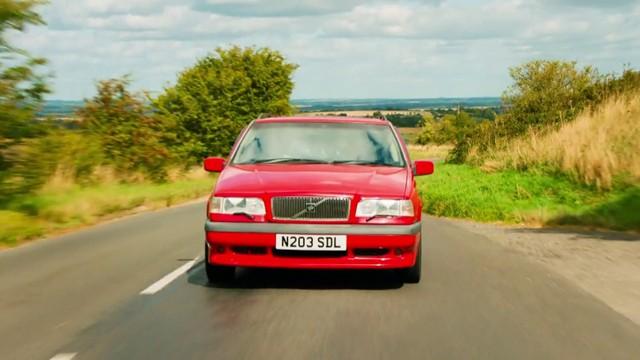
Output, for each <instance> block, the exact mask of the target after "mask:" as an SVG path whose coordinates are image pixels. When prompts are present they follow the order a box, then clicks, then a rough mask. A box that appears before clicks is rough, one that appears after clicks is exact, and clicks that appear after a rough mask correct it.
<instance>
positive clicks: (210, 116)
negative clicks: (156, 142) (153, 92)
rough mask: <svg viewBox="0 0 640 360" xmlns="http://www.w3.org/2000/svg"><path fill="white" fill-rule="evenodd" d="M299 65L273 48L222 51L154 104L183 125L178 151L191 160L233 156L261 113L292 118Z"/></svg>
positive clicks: (184, 74)
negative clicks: (243, 134) (237, 142)
mask: <svg viewBox="0 0 640 360" xmlns="http://www.w3.org/2000/svg"><path fill="white" fill-rule="evenodd" d="M296 68H297V65H295V64H291V63H289V62H287V61H286V59H285V58H284V56H283V55H282V54H280V53H279V52H277V51H274V50H271V49H268V48H259V49H257V48H253V47H248V48H240V47H238V46H233V47H231V48H228V49H222V48H218V49H216V51H215V53H214V54H212V55H209V56H207V57H205V58H203V59H200V60H199V61H198V62H197V63H196V64H195V65H194V66H193V67H191V68H188V69H187V70H185V71H183V72H182V73H181V74H180V75H179V77H178V80H177V83H176V85H175V86H172V87H169V88H167V89H165V91H164V93H163V94H161V95H160V96H159V97H158V98H157V99H156V100H155V102H154V104H155V107H156V110H157V112H158V113H159V114H161V115H162V116H163V117H165V118H167V119H169V120H170V121H171V122H173V123H175V124H176V125H177V138H176V143H175V148H176V149H177V150H179V151H180V152H181V153H183V154H184V155H185V156H186V157H187V158H188V159H190V161H192V162H199V161H200V160H201V159H202V158H203V157H206V156H209V155H217V154H225V153H227V152H228V151H229V150H230V148H231V146H232V144H233V141H234V139H235V138H236V136H237V135H238V133H239V132H240V131H241V130H242V128H243V127H244V126H246V125H247V124H248V123H249V122H250V121H252V120H254V119H255V118H257V117H259V116H260V115H261V114H269V115H287V114H290V113H291V112H292V111H293V108H292V107H291V105H290V103H289V97H290V95H291V91H292V90H293V81H292V75H293V72H294V71H295V69H296Z"/></svg>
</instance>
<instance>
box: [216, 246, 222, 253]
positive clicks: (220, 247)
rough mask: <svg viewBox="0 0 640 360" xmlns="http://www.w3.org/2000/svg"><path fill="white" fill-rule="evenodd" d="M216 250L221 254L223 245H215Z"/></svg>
mask: <svg viewBox="0 0 640 360" xmlns="http://www.w3.org/2000/svg"><path fill="white" fill-rule="evenodd" d="M216 252H217V253H218V254H222V253H223V252H224V246H222V245H218V246H216Z"/></svg>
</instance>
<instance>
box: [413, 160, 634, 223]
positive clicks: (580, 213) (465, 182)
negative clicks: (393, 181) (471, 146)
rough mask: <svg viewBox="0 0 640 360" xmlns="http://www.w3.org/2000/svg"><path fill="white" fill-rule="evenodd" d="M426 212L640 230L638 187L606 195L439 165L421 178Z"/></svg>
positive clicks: (566, 182)
mask: <svg viewBox="0 0 640 360" xmlns="http://www.w3.org/2000/svg"><path fill="white" fill-rule="evenodd" d="M418 189H419V191H420V194H421V196H422V199H423V202H424V207H425V211H426V212H427V213H430V214H434V215H437V216H448V217H455V218H467V219H472V220H478V221H485V222H493V221H497V222H507V223H537V224H573V225H587V226H597V227H604V228H611V229H617V230H640V201H639V200H640V188H639V187H637V186H636V187H627V188H625V189H616V190H612V191H608V192H603V191H599V190H597V189H595V188H592V187H588V186H585V185H579V184H577V183H575V182H573V181H571V180H570V179H569V178H564V177H557V176H553V175H548V174H544V173H533V172H518V171H501V172H495V173H485V172H483V171H482V170H480V169H478V168H475V167H471V166H468V165H453V164H438V165H436V172H435V174H434V175H431V176H426V177H422V178H420V179H419V180H418Z"/></svg>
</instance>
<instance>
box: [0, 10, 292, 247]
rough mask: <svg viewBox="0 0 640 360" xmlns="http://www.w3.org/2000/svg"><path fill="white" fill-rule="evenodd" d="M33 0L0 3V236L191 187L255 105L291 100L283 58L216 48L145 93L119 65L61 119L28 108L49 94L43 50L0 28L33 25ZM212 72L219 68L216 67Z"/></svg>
mask: <svg viewBox="0 0 640 360" xmlns="http://www.w3.org/2000/svg"><path fill="white" fill-rule="evenodd" d="M43 3H44V2H43V1H40V0H26V1H25V0H20V1H17V0H3V1H2V6H1V7H0V52H2V57H1V58H0V223H2V224H3V226H2V227H0V247H3V246H5V247H6V246H13V245H16V244H18V243H20V242H22V241H25V240H29V239H32V238H34V237H39V236H44V235H50V234H52V233H55V232H58V231H61V230H64V229H69V228H74V227H77V226H82V225H85V224H92V223H95V222H97V221H100V220H102V219H105V218H112V217H115V216H119V215H121V214H123V213H129V212H132V211H138V210H141V209H151V208H157V207H161V206H170V205H173V204H176V203H178V202H181V201H186V200H189V199H194V198H199V197H202V196H204V195H206V194H207V193H208V192H209V191H210V190H211V186H212V185H213V182H214V181H215V177H213V176H212V175H209V174H207V173H205V172H204V171H203V170H201V166H202V165H201V162H202V159H203V158H204V157H206V156H215V155H224V154H226V153H228V151H229V150H230V148H231V146H232V144H233V141H234V140H235V138H236V136H237V134H238V132H239V131H240V130H241V129H242V128H243V127H244V126H245V125H246V124H248V123H249V122H250V121H251V120H253V119H255V118H256V117H258V116H260V115H261V114H273V115H286V114H290V113H291V112H292V111H293V108H292V107H291V105H290V104H289V97H290V95H291V90H292V88H293V82H292V75H293V72H294V71H295V69H296V67H297V66H296V65H295V64H291V63H288V62H287V61H286V59H285V58H284V57H283V56H282V55H281V54H280V53H278V52H277V51H273V50H270V49H265V48H253V47H248V48H241V47H237V46H231V47H228V48H224V49H223V48H218V49H216V50H215V51H214V52H212V53H211V54H210V55H208V56H205V57H203V58H201V59H199V60H197V61H196V63H195V64H194V65H193V66H192V67H189V68H187V69H185V70H184V71H182V72H181V73H180V74H178V77H177V80H176V81H175V84H174V85H173V86H169V87H167V88H166V89H164V91H163V92H162V93H161V94H160V95H158V96H157V97H151V96H149V95H148V94H146V93H144V92H140V93H137V92H133V91H131V90H130V89H129V88H130V79H129V77H127V76H124V77H121V78H115V79H106V80H103V81H99V82H98V83H97V84H96V94H95V95H94V96H93V97H91V98H90V99H86V100H85V102H84V106H83V107H81V108H80V109H79V110H78V111H77V113H76V114H75V116H73V117H72V118H71V119H67V120H53V119H41V118H38V117H37V116H36V114H37V112H38V111H39V109H41V107H42V105H43V102H44V97H45V96H46V95H47V94H48V93H49V88H48V82H49V78H48V76H47V75H46V74H47V73H48V71H47V69H46V60H45V59H41V58H38V57H34V56H32V55H30V54H28V53H26V52H25V51H23V50H21V49H18V48H16V47H15V46H13V45H12V44H9V43H8V40H7V39H6V37H5V35H6V32H7V31H9V30H12V31H22V30H24V28H25V27H26V26H38V25H43V24H44V22H43V20H42V18H41V17H40V16H39V15H38V13H37V12H36V11H35V9H36V7H37V6H38V5H40V4H43ZM220 74H224V76H220Z"/></svg>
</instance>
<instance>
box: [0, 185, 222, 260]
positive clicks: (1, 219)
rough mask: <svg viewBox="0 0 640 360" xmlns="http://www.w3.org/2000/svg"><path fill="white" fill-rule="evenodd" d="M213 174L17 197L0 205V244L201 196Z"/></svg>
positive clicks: (0, 245)
mask: <svg viewBox="0 0 640 360" xmlns="http://www.w3.org/2000/svg"><path fill="white" fill-rule="evenodd" d="M214 181H215V178H214V177H212V176H206V177H199V178H196V179H181V180H176V181H174V182H170V183H164V184H154V183H134V184H119V183H110V184H103V185H95V186H89V187H80V186H73V187H70V188H66V189H64V190H60V189H58V190H55V189H46V190H43V191H41V192H39V193H38V194H34V195H29V196H26V197H22V198H20V199H18V200H15V201H13V202H11V203H9V204H7V205H6V206H5V209H2V210H0V223H2V224H5V225H3V226H2V227H1V228H0V247H11V246H15V245H17V244H19V243H21V242H24V241H27V240H30V239H33V238H36V237H39V236H44V235H51V234H55V233H57V232H60V231H63V230H66V229H71V228H77V227H80V226H83V225H90V224H95V223H97V222H99V221H102V220H106V219H110V218H114V217H117V216H121V215H123V214H128V213H132V212H137V211H142V210H150V209H157V208H161V207H168V206H171V205H174V204H177V203H180V202H184V201H187V200H191V199H196V198H199V197H202V196H205V195H206V194H208V193H209V191H210V190H211V187H212V186H213V183H214Z"/></svg>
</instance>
